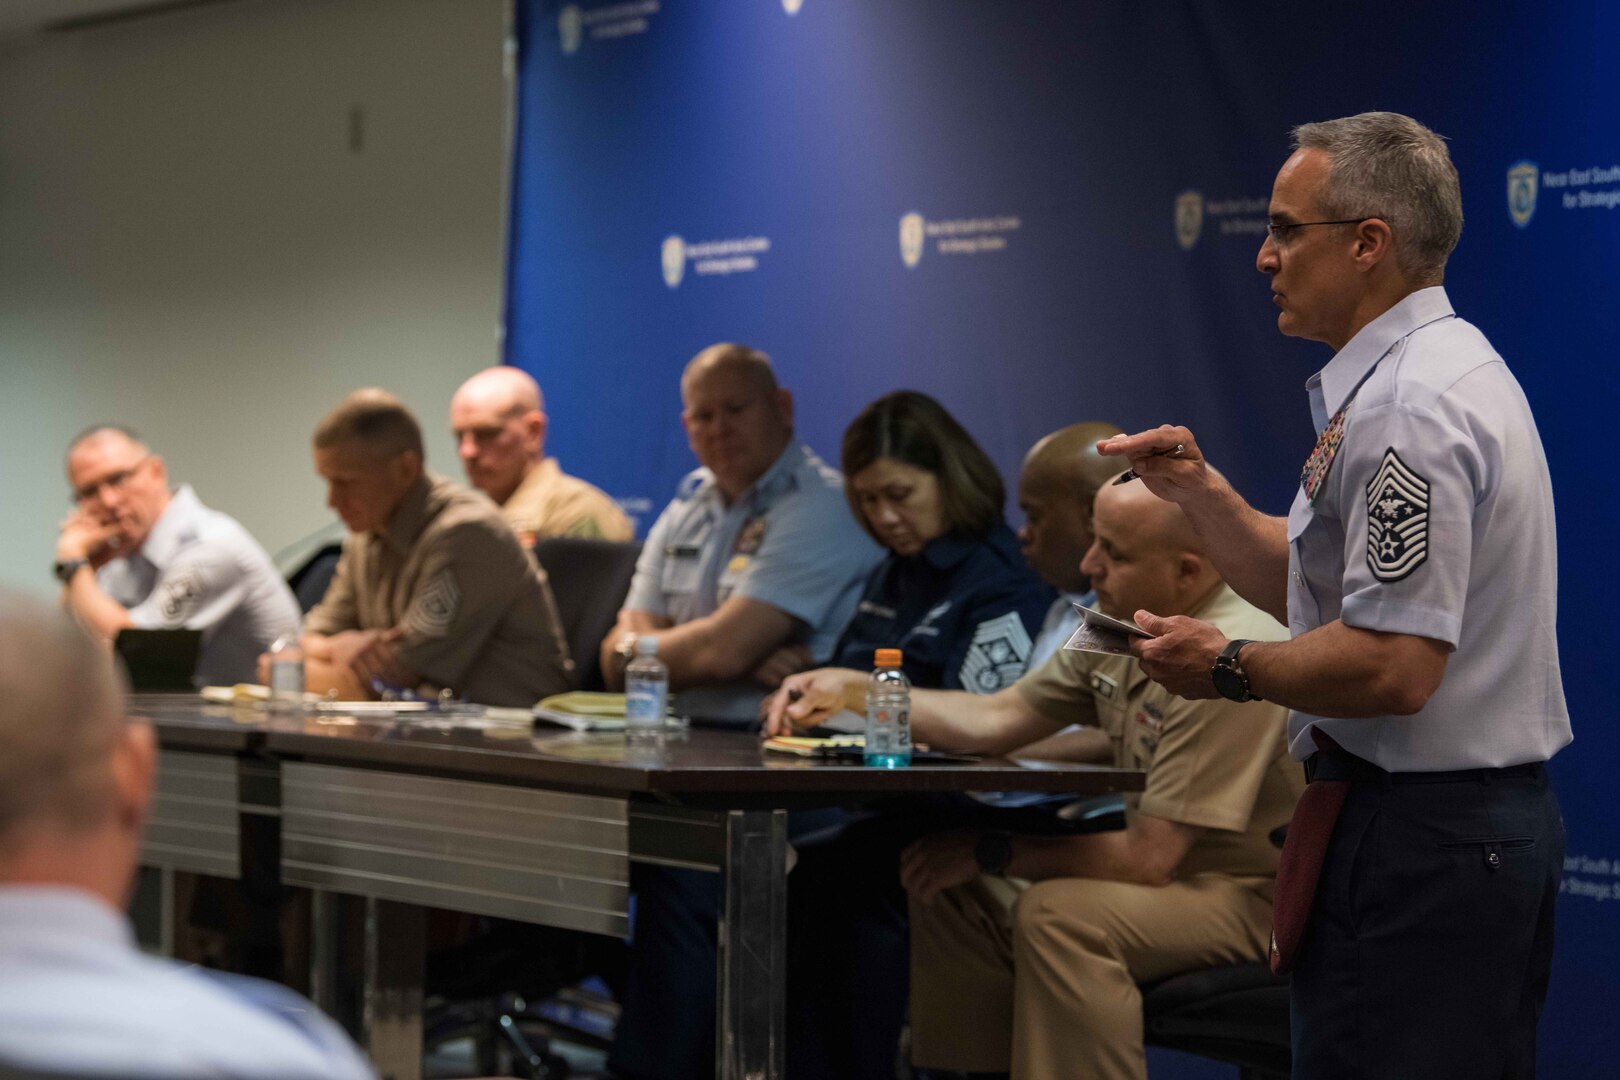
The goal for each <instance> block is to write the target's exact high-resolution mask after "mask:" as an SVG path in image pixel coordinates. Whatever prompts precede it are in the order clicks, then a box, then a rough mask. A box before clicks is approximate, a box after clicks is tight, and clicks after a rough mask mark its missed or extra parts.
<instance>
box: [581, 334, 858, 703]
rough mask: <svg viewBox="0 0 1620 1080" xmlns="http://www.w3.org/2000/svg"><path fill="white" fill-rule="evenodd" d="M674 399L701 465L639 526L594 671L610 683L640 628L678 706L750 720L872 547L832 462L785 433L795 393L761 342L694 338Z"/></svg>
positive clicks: (798, 661)
mask: <svg viewBox="0 0 1620 1080" xmlns="http://www.w3.org/2000/svg"><path fill="white" fill-rule="evenodd" d="M681 401H682V404H683V405H684V409H683V411H682V413H681V422H682V423H683V424H684V425H685V426H686V435H687V438H688V439H689V440H690V442H691V444H692V452H693V453H694V454H696V455H697V459H698V461H699V462H700V464H701V468H698V469H697V470H695V471H694V472H692V473H690V474H689V475H688V476H687V477H686V478H685V479H684V480H682V481H681V484H680V487H679V489H678V490H677V492H676V495H675V498H674V500H672V501H671V502H670V504H669V505H668V506H667V507H665V508H664V512H663V513H662V514H660V515H659V517H658V521H657V522H656V523H655V524H654V525H653V527H652V531H651V532H650V533H648V534H647V542H646V543H645V544H644V545H643V546H642V549H641V558H640V560H639V561H638V562H637V564H636V574H635V578H634V579H633V581H632V582H631V585H630V593H629V595H628V596H627V597H626V598H625V602H624V609H623V610H622V611H620V612H619V619H618V623H617V625H616V626H615V627H614V628H613V630H612V631H611V632H610V633H609V634H608V636H607V637H606V638H605V639H604V640H603V642H602V670H603V672H604V674H605V677H606V679H607V682H608V685H609V687H610V688H612V689H617V688H619V686H620V685H621V684H622V681H623V676H624V666H625V662H626V660H627V659H628V658H629V655H630V650H631V649H632V648H633V647H634V644H635V640H636V638H638V637H640V636H643V635H651V636H653V637H656V638H657V639H658V656H659V658H660V659H661V660H663V661H664V663H666V664H668V665H669V678H670V687H671V689H673V690H675V691H676V692H677V696H676V707H677V708H678V709H680V710H682V711H684V712H687V713H689V714H691V715H693V716H700V717H704V718H706V719H720V720H734V721H736V722H737V723H738V724H740V725H741V724H752V723H753V722H754V721H755V720H756V719H757V718H758V710H759V703H760V700H761V699H762V698H763V697H764V696H765V694H766V692H767V691H770V690H774V689H775V688H776V684H777V683H778V682H780V681H781V679H782V677H783V676H784V675H788V674H791V673H792V672H794V671H799V670H802V669H803V668H806V667H810V666H812V664H813V663H815V662H818V661H823V660H825V659H826V658H827V657H828V656H829V655H830V654H831V653H832V648H833V643H834V642H836V641H837V640H838V634H839V632H840V631H841V630H843V628H844V624H845V623H846V622H848V621H849V617H850V615H851V614H852V613H853V612H854V609H855V600H856V597H857V596H858V595H859V593H860V589H861V582H862V580H863V579H864V578H865V577H866V574H867V572H868V571H869V570H871V568H872V567H873V565H875V564H876V563H877V561H878V557H879V554H880V553H879V551H878V548H877V546H876V545H874V544H873V543H872V542H871V541H870V540H868V539H867V538H866V536H865V535H864V534H863V533H862V532H861V529H860V526H858V525H857V524H856V523H855V521H854V519H852V518H851V517H850V515H849V509H848V508H847V507H846V506H845V505H844V494H843V481H842V478H841V477H840V476H839V475H838V472H837V471H836V470H834V469H831V468H828V467H827V466H826V465H825V464H823V463H822V461H821V459H820V458H818V457H817V456H816V455H815V453H814V452H813V451H812V450H811V449H810V448H809V447H808V446H805V445H804V444H803V443H801V442H799V441H798V440H797V439H795V438H794V437H793V396H792V395H791V394H790V393H789V392H788V391H787V390H785V389H783V388H782V387H779V386H778V385H777V384H776V374H775V372H774V370H773V369H772V367H771V362H770V358H769V357H767V356H766V355H765V354H764V353H762V352H759V351H757V350H755V349H750V348H748V347H746V346H743V345H732V344H721V345H712V346H710V347H709V348H707V349H704V350H703V351H702V352H700V353H698V355H697V356H696V357H694V358H693V359H692V362H691V363H689V364H688V365H687V367H686V371H685V373H684V374H683V375H682V376H681Z"/></svg>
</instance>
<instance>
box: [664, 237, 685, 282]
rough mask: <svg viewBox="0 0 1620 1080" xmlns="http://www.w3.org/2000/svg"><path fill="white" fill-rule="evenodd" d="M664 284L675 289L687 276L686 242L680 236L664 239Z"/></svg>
mask: <svg viewBox="0 0 1620 1080" xmlns="http://www.w3.org/2000/svg"><path fill="white" fill-rule="evenodd" d="M661 254H662V255H663V259H664V284H665V285H668V286H669V287H670V288H672V289H673V288H675V287H676V286H677V285H679V284H680V283H681V278H683V277H685V276H686V241H685V240H682V239H681V238H680V237H678V236H666V237H664V246H663V248H662V250H661Z"/></svg>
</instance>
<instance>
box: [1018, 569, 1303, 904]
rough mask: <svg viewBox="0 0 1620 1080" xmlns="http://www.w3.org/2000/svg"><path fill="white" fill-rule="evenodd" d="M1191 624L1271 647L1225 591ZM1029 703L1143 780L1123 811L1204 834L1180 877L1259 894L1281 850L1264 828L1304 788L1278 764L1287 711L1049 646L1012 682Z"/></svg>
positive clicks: (1284, 753) (1277, 628)
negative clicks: (1220, 881) (1172, 688)
mask: <svg viewBox="0 0 1620 1080" xmlns="http://www.w3.org/2000/svg"><path fill="white" fill-rule="evenodd" d="M1191 614H1193V615H1194V616H1195V617H1197V618H1199V619H1202V620H1203V621H1205V622H1208V623H1212V624H1214V625H1215V626H1216V627H1217V628H1219V629H1220V630H1221V632H1222V633H1224V634H1226V635H1227V636H1228V637H1230V638H1249V639H1252V640H1257V641H1277V640H1281V639H1284V638H1286V637H1287V636H1288V632H1287V630H1285V629H1284V628H1283V627H1282V626H1281V625H1280V624H1279V623H1277V622H1276V620H1274V619H1272V618H1271V617H1270V616H1268V615H1266V614H1265V613H1264V612H1262V611H1260V610H1259V609H1257V608H1255V607H1252V606H1251V605H1249V604H1248V603H1246V602H1245V601H1244V600H1242V599H1241V598H1240V597H1239V596H1238V595H1237V594H1236V593H1234V592H1232V590H1231V589H1230V588H1228V587H1227V586H1226V585H1221V586H1220V587H1219V588H1218V590H1217V591H1216V592H1215V593H1214V594H1213V595H1212V596H1210V598H1209V599H1207V600H1206V601H1205V602H1204V603H1203V604H1202V605H1201V606H1200V607H1199V609H1198V610H1197V611H1195V612H1192V613H1191ZM1017 686H1018V690H1019V693H1020V694H1022V696H1023V698H1024V700H1025V701H1026V702H1028V703H1029V705H1030V707H1031V708H1033V709H1034V710H1035V711H1036V712H1038V713H1040V715H1041V716H1042V717H1044V718H1045V719H1047V720H1048V721H1050V722H1051V723H1052V724H1053V725H1054V726H1057V727H1062V726H1065V725H1068V724H1074V723H1079V724H1087V725H1095V726H1097V727H1099V728H1101V729H1102V730H1103V731H1104V732H1105V733H1106V734H1107V735H1108V737H1109V740H1110V742H1111V743H1112V745H1113V750H1114V764H1115V765H1117V766H1119V767H1121V768H1127V769H1141V770H1143V771H1145V772H1146V773H1147V783H1146V788H1145V790H1143V791H1142V792H1141V794H1140V795H1131V796H1128V797H1127V799H1126V812H1127V814H1128V815H1134V814H1136V813H1142V814H1148V815H1151V816H1152V817H1156V818H1162V819H1164V820H1166V821H1175V822H1180V823H1182V824H1184V825H1194V826H1199V827H1200V828H1202V829H1203V830H1204V831H1203V832H1201V833H1200V834H1199V838H1198V840H1197V841H1195V842H1194V844H1193V846H1192V848H1191V850H1189V851H1188V852H1187V855H1186V857H1185V858H1183V859H1182V861H1181V863H1180V865H1179V866H1177V868H1176V876H1177V877H1178V878H1185V877H1191V876H1193V875H1194V874H1200V873H1219V874H1225V875H1227V876H1230V877H1236V878H1250V879H1255V881H1256V884H1257V885H1259V886H1260V887H1264V888H1267V889H1269V881H1268V880H1264V879H1270V878H1273V877H1275V876H1276V873H1277V860H1278V855H1279V852H1278V850H1277V847H1276V845H1274V844H1273V843H1272V841H1271V832H1272V830H1273V829H1276V828H1277V827H1278V826H1280V825H1284V824H1286V823H1287V822H1288V819H1289V818H1290V817H1291V816H1292V815H1293V812H1294V804H1295V803H1296V802H1297V801H1298V800H1299V796H1300V793H1301V792H1302V791H1304V789H1305V777H1304V774H1303V771H1302V770H1301V769H1300V766H1299V763H1298V762H1296V761H1294V760H1292V759H1291V758H1290V757H1289V756H1288V744H1287V739H1286V728H1287V721H1288V711H1287V710H1286V709H1284V708H1282V707H1281V706H1278V705H1273V704H1270V703H1269V702H1261V701H1251V702H1244V703H1242V704H1239V703H1238V702H1235V701H1227V700H1226V699H1225V698H1216V699H1214V700H1209V701H1188V700H1187V699H1185V698H1180V697H1176V696H1175V695H1173V694H1171V693H1170V692H1169V691H1168V690H1166V689H1165V688H1164V687H1162V686H1160V685H1159V684H1158V683H1156V682H1154V681H1152V680H1151V679H1149V678H1148V677H1147V676H1146V675H1144V674H1143V673H1142V669H1141V668H1140V667H1139V666H1138V665H1137V663H1136V661H1135V660H1132V659H1130V658H1129V657H1122V656H1106V655H1103V654H1100V653H1089V652H1077V651H1074V650H1068V649H1059V650H1058V652H1057V653H1056V654H1055V655H1054V656H1053V657H1052V658H1051V660H1049V661H1047V663H1046V664H1045V665H1043V666H1042V667H1041V668H1040V669H1039V670H1037V671H1035V672H1032V673H1031V674H1029V675H1026V676H1025V677H1024V678H1023V679H1021V680H1020V681H1019V682H1018V683H1017Z"/></svg>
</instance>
